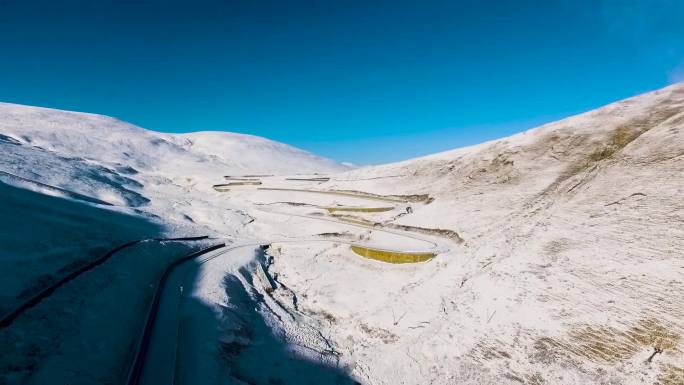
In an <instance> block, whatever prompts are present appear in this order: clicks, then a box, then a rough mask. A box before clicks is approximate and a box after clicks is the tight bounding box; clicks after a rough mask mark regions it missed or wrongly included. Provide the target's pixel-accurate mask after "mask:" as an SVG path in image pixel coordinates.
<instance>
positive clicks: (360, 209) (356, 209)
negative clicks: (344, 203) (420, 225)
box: [325, 207, 394, 214]
mask: <svg viewBox="0 0 684 385" xmlns="http://www.w3.org/2000/svg"><path fill="white" fill-rule="evenodd" d="M325 209H326V210H328V212H329V213H331V214H332V213H334V212H335V211H352V212H357V213H382V212H385V211H390V210H393V209H394V207H326V208H325Z"/></svg>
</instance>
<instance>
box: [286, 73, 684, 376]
mask: <svg viewBox="0 0 684 385" xmlns="http://www.w3.org/2000/svg"><path fill="white" fill-rule="evenodd" d="M317 188H321V189H345V190H360V191H365V192H371V193H375V194H429V195H430V197H432V198H433V199H434V200H433V201H432V202H431V203H430V204H427V205H416V206H415V207H414V210H413V213H412V214H409V215H404V216H401V217H398V218H396V219H394V220H391V219H390V220H389V221H386V222H383V223H384V224H385V225H389V224H400V225H405V226H414V227H423V228H432V229H448V230H452V231H455V232H457V233H458V234H459V235H460V236H461V238H463V239H464V243H463V244H461V245H459V246H458V247H457V248H454V249H453V252H451V253H448V254H443V255H440V256H438V257H437V258H436V259H435V261H434V262H433V263H432V266H430V267H420V268H417V269H416V270H415V271H414V272H413V274H412V275H411V274H409V275H406V276H404V277H403V278H402V280H401V281H397V282H394V284H392V285H387V284H383V286H382V291H383V292H385V293H388V295H387V296H386V297H385V299H384V300H379V301H378V302H377V303H375V302H374V301H359V302H357V303H355V304H354V308H353V311H350V312H345V313H342V314H344V315H340V311H339V310H338V311H336V309H335V306H334V305H330V308H326V309H324V310H325V311H326V312H330V313H332V314H335V316H336V317H337V319H338V322H336V323H335V324H333V325H331V326H330V333H331V334H332V335H335V336H337V337H336V338H337V339H336V340H337V341H340V343H341V344H343V345H344V346H347V349H348V351H349V352H350V353H351V352H352V351H353V353H351V354H353V355H355V356H356V357H359V361H358V362H362V363H363V366H364V372H366V373H369V374H368V377H367V381H368V382H369V383H373V384H396V383H407V384H418V383H421V384H424V383H433V384H436V383H439V384H447V383H458V384H463V383H468V384H470V383H506V382H510V383H526V384H654V383H658V384H681V383H684V366H683V365H682V362H683V360H684V353H682V352H683V351H684V349H683V348H682V337H684V259H683V257H682V256H684V84H677V85H673V86H670V87H668V88H665V89H662V90H659V91H655V92H652V93H649V94H645V95H641V96H637V97H634V98H631V99H627V100H624V101H620V102H617V103H614V104H611V105H608V106H606V107H603V108H600V109H597V110H595V111H591V112H588V113H585V114H582V115H578V116H575V117H571V118H568V119H564V120H561V121H559V122H555V123H551V124H547V125H544V126H541V127H539V128H535V129H532V130H529V131H527V132H524V133H521V134H518V135H514V136H512V137H509V138H504V139H501V140H495V141H492V142H488V143H484V144H481V145H477V146H472V147H468V148H463V149H458V150H454V151H449V152H445V153H440V154H436V155H433V156H428V157H424V158H419V159H413V160H408V161H404V162H400V163H396V164H389V165H384V166H379V167H371V168H365V169H359V170H355V171H351V172H348V173H345V174H340V175H336V176H334V177H333V178H332V180H331V181H330V182H328V183H324V184H322V185H320V186H318V187H317ZM291 253H292V256H291V257H290V258H285V261H283V263H282V264H281V266H282V269H283V270H284V271H282V272H280V275H281V276H288V275H289V276H292V277H297V276H302V277H307V276H308V277H311V276H316V275H317V274H318V272H317V271H316V267H315V266H316V264H297V268H298V269H300V270H299V271H294V270H293V268H291V267H290V266H291V265H292V264H294V263H296V262H295V259H296V258H297V255H299V254H301V251H299V250H295V249H294V248H293V250H292V252H291ZM330 253H334V252H333V251H327V252H321V254H319V258H320V257H323V256H326V255H328V254H330ZM285 255H288V254H287V253H286V254H285ZM426 270H427V271H426ZM387 274H389V273H387ZM361 277H362V276H361V275H358V274H357V275H355V277H354V284H353V285H344V290H343V292H342V291H341V290H342V287H341V286H343V285H341V284H338V283H334V284H332V283H331V282H330V280H320V281H316V280H313V281H312V280H307V281H305V282H302V283H301V284H299V285H298V284H294V283H293V282H287V281H286V280H285V281H284V282H285V283H286V284H287V285H288V287H289V288H291V289H292V290H295V291H297V290H306V292H307V293H311V292H316V291H321V290H325V292H326V293H328V294H327V296H328V297H329V299H327V300H326V301H327V303H329V304H334V303H338V302H340V301H342V300H343V298H349V297H350V296H358V297H363V296H364V294H363V293H367V292H368V291H369V290H377V289H378V287H377V284H376V282H377V277H375V276H368V277H367V280H364V279H362V278H361ZM312 282H314V283H312ZM316 283H317V284H316ZM331 286H333V287H331ZM338 290H339V291H338ZM390 293H392V294H390ZM397 293H400V294H399V295H397ZM380 295H382V294H380ZM309 298H311V296H309ZM302 302H304V303H301V302H300V304H299V306H302V307H303V306H307V303H306V301H302ZM317 302H318V303H319V304H320V303H321V299H320V298H317ZM340 310H341V309H340ZM404 313H406V316H405V317H404V318H403V320H402V322H401V323H399V324H397V323H396V322H395V321H396V319H397V318H398V317H399V315H400V314H404ZM393 314H396V315H394V316H393ZM361 323H363V324H366V325H368V328H371V329H373V328H375V329H379V330H385V331H386V333H391V335H393V336H394V339H393V341H392V342H391V343H385V342H380V341H378V340H377V339H374V337H373V336H372V335H370V334H367V335H364V333H359V332H358V328H359V326H358V325H360V324H361ZM350 335H352V336H354V340H353V341H354V342H353V343H348V342H347V339H348V338H349V337H348V336H350ZM652 355H653V357H651V356H652ZM649 357H650V358H649Z"/></svg>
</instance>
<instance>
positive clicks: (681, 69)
mask: <svg viewBox="0 0 684 385" xmlns="http://www.w3.org/2000/svg"><path fill="white" fill-rule="evenodd" d="M667 80H668V81H669V82H670V83H679V82H684V59H683V60H682V61H681V63H679V65H678V66H676V67H675V68H673V69H672V70H670V72H669V73H668V74H667Z"/></svg>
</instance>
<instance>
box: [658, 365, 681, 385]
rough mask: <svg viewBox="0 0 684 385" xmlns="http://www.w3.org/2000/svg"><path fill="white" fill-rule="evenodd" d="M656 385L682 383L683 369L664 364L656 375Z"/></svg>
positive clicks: (678, 384) (679, 384)
mask: <svg viewBox="0 0 684 385" xmlns="http://www.w3.org/2000/svg"><path fill="white" fill-rule="evenodd" d="M656 384H657V385H684V369H682V368H678V367H676V366H672V365H666V366H665V368H664V370H663V372H662V373H661V374H660V376H658V382H657V383H656Z"/></svg>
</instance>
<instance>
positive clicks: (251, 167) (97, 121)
mask: <svg viewBox="0 0 684 385" xmlns="http://www.w3.org/2000/svg"><path fill="white" fill-rule="evenodd" d="M0 132H1V133H2V134H3V135H5V136H6V137H8V138H6V139H7V140H12V141H14V142H15V143H18V144H23V145H30V146H34V147H40V148H42V149H45V150H48V151H51V152H53V153H55V154H56V155H60V156H79V157H81V158H84V159H86V160H92V161H96V162H104V163H108V164H112V165H117V164H121V165H123V164H125V165H126V167H132V168H135V169H136V170H139V171H140V170H144V171H158V172H165V173H173V172H174V171H176V172H177V171H178V170H179V169H178V167H179V166H181V167H182V169H186V168H188V167H192V166H193V165H194V166H196V168H197V169H198V170H202V169H211V170H212V171H213V170H214V169H221V170H223V172H224V173H227V174H229V173H237V174H240V173H273V174H297V173H302V174H311V173H320V172H328V173H329V172H336V171H341V170H346V169H348V168H347V167H345V166H343V165H340V164H338V163H336V162H334V161H332V160H330V159H325V158H322V157H319V156H315V155H313V154H311V153H308V152H306V151H302V150H299V149H297V148H294V147H291V146H288V145H286V144H283V143H278V142H274V141H271V140H268V139H265V138H260V137H257V136H252V135H243V134H235V133H229V132H196V133H191V134H163V133H159V132H154V131H149V130H145V129H143V128H140V127H137V126H134V125H131V124H129V123H126V122H122V121H120V120H117V119H114V118H110V117H107V116H102V115H95V114H87V113H78V112H69V111H61V110H53V109H47V108H38V107H29V106H22V105H15V104H7V103H0Z"/></svg>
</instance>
